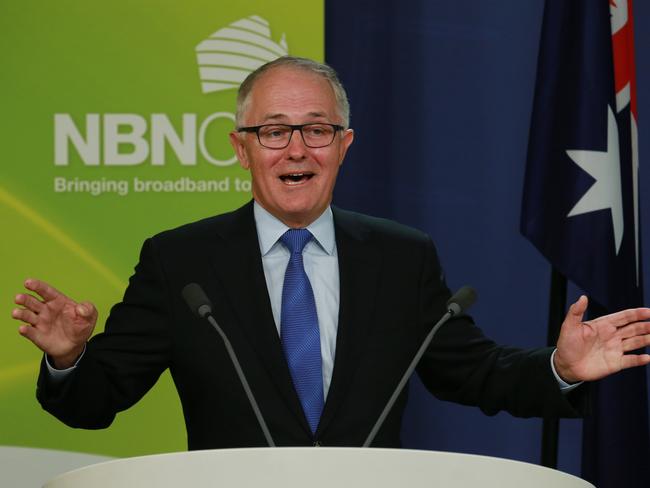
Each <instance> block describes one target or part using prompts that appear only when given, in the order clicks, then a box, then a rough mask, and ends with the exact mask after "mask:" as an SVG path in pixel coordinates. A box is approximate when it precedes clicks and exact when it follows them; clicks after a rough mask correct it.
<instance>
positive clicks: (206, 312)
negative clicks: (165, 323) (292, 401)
mask: <svg viewBox="0 0 650 488" xmlns="http://www.w3.org/2000/svg"><path fill="white" fill-rule="evenodd" d="M182 295H183V298H184V299H185V303H187V306H188V307H190V310H191V311H192V313H194V314H195V315H197V316H198V317H199V318H202V319H206V320H207V321H208V322H210V324H211V325H212V327H214V329H215V330H216V331H217V332H218V333H219V335H220V336H221V339H223V342H224V344H225V346H226V350H227V351H228V355H229V356H230V360H231V361H232V364H233V366H234V367H235V371H237V376H238V377H239V381H240V382H241V384H242V386H243V387H244V391H245V392H246V397H247V398H248V402H249V403H250V405H251V407H252V408H253V412H254V413H255V418H256V419H257V422H258V423H259V424H260V428H261V429H262V432H263V433H264V437H265V438H266V443H267V444H268V445H269V447H275V442H273V438H272V437H271V432H269V428H268V427H267V426H266V422H265V421H264V417H263V416H262V412H261V411H260V407H259V406H258V405H257V401H256V400H255V396H254V395H253V391H252V390H251V388H250V386H249V384H248V381H247V380H246V375H244V371H243V370H242V367H241V365H240V364H239V360H238V359H237V354H235V350H234V349H233V347H232V344H230V341H229V340H228V337H226V334H224V332H223V330H221V327H219V324H217V321H216V320H215V319H214V317H213V316H212V303H210V299H209V298H208V297H207V295H206V294H205V292H204V291H203V288H201V286H200V285H199V284H197V283H189V284H187V285H185V287H184V288H183V291H182Z"/></svg>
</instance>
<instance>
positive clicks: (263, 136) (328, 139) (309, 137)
mask: <svg viewBox="0 0 650 488" xmlns="http://www.w3.org/2000/svg"><path fill="white" fill-rule="evenodd" d="M344 129H345V128H344V127H343V126H341V125H336V124H301V125H287V124H264V125H256V126H254V127H240V128H238V129H237V132H254V133H255V134H257V140H258V141H259V143H260V144H261V145H262V146H264V147H266V148H268V149H284V148H285V147H287V146H288V145H289V143H290V142H291V136H293V133H294V131H296V130H297V131H300V135H301V136H302V141H303V142H304V143H305V146H307V147H311V148H318V147H325V146H329V145H330V144H332V142H334V137H335V136H336V133H337V132H338V131H341V130H344Z"/></svg>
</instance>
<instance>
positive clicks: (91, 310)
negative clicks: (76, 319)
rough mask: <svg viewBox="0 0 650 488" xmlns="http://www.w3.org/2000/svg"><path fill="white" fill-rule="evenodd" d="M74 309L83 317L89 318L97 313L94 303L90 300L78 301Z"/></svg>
mask: <svg viewBox="0 0 650 488" xmlns="http://www.w3.org/2000/svg"><path fill="white" fill-rule="evenodd" d="M75 311H76V312H77V314H78V315H80V316H81V317H83V318H85V319H91V318H92V317H93V316H95V315H96V314H97V309H96V308H95V305H93V304H92V303H91V302H81V303H78V304H77V306H76V308H75Z"/></svg>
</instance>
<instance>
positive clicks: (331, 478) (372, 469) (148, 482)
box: [44, 447, 593, 488]
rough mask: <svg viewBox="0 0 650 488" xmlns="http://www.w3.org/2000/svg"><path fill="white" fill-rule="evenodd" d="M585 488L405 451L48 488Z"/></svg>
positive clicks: (507, 464)
mask: <svg viewBox="0 0 650 488" xmlns="http://www.w3.org/2000/svg"><path fill="white" fill-rule="evenodd" d="M551 486H552V487H553V488H586V487H592V488H593V485H591V484H590V483H587V482H586V481H584V480H581V479H579V478H576V477H575V476H571V475H568V474H566V473H561V472H559V471H554V470H552V469H548V468H543V467H540V466H536V465H533V464H527V463H522V462H518V461H511V460H506V459H498V458H491V457H485V456H474V455H468V454H454V453H448V452H434V451H413V450H407V449H354V448H326V447H314V448H274V449H223V450H211V451H193V452H183V453H174V454H160V455H155V456H145V457H137V458H129V459H120V460H115V461H109V462H105V463H100V464H95V465H92V466H87V467H85V468H80V469H77V470H75V471H70V472H68V473H65V474H62V475H60V476H58V477H56V478H54V479H52V480H51V481H49V482H48V483H46V484H45V486H44V488H81V487H92V488H108V487H111V488H114V487H120V488H127V487H128V488H130V487H133V488H148V487H156V488H168V487H169V488H171V487H175V488H176V487H192V488H202V487H224V488H226V487H227V488H240V487H241V488H243V487H246V488H250V487H269V488H275V487H278V488H280V487H281V488H298V487H300V488H303V487H309V488H340V487H354V488H363V487H372V488H388V487H390V488H395V487H403V488H406V487H408V488H417V487H441V488H442V487H444V488H461V487H462V488H467V487H477V488H521V487H526V488H548V487H551Z"/></svg>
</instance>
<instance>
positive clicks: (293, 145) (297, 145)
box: [287, 128, 307, 159]
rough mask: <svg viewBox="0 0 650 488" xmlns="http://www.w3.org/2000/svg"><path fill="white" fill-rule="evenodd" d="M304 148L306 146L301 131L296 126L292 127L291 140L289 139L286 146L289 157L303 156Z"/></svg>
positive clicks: (305, 148)
mask: <svg viewBox="0 0 650 488" xmlns="http://www.w3.org/2000/svg"><path fill="white" fill-rule="evenodd" d="M306 150H307V146H306V145H305V141H304V140H303V138H302V132H300V129H298V128H296V129H294V130H293V132H292V133H291V140H289V145H288V146H287V151H288V152H289V157H290V158H292V159H296V158H300V159H301V158H304V157H305V151H306Z"/></svg>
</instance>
